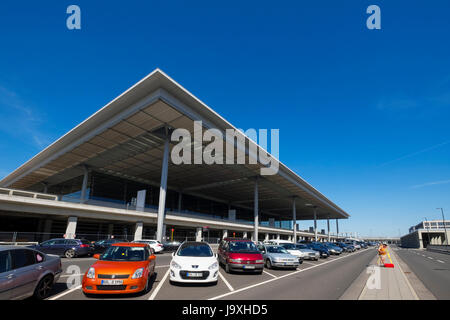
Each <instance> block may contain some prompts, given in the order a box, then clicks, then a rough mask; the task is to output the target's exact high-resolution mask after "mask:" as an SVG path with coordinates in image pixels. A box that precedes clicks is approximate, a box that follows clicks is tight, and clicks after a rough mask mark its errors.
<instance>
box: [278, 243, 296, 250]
mask: <svg viewBox="0 0 450 320" xmlns="http://www.w3.org/2000/svg"><path fill="white" fill-rule="evenodd" d="M281 246H283V248H285V249H286V250H297V247H296V245H295V244H293V243H283V244H282V245H281Z"/></svg>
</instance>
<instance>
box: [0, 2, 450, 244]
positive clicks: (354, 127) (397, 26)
mask: <svg viewBox="0 0 450 320" xmlns="http://www.w3.org/2000/svg"><path fill="white" fill-rule="evenodd" d="M8 2H9V3H7V1H2V2H0V44H1V47H0V48H1V50H0V120H1V121H0V134H1V138H0V155H1V157H0V177H3V176H5V175H6V174H8V173H9V172H11V171H12V170H14V169H15V168H16V167H18V166H19V165H21V164H22V163H24V162H25V161H27V160H28V159H29V158H31V157H32V156H33V155H35V154H36V153H37V152H39V151H40V150H42V149H43V148H44V147H45V146H47V145H48V144H49V143H51V142H53V141H54V140H55V139H57V138H59V137H60V136H61V135H62V134H64V133H66V132H67V131H68V130H70V129H71V128H73V127H74V126H75V125H77V124H78V123H79V122H81V121H82V120H84V119H85V118H86V117H88V116H90V115H91V114H92V113H94V112H95V111H96V110H98V109H99V108H100V107H102V106H103V105H104V104H106V103H107V102H109V101H110V100H111V99H113V98H114V97H116V96H117V95H118V94H120V93H121V92H123V91H124V90H125V89H127V88H128V87H129V86H131V85H132V84H134V83H135V82H136V81H138V80H140V79H141V78H142V77H144V76H145V75H146V74H148V73H149V72H151V71H152V70H153V69H155V68H157V67H159V68H161V69H162V70H163V71H164V72H166V73H167V74H168V75H170V76H171V77H172V78H174V79H175V80H176V81H178V82H179V83H180V84H181V85H183V86H184V87H186V88H187V89H188V90H190V91H191V92H192V93H193V94H195V95H197V96H198V97H199V98H200V99H201V100H203V101H204V102H205V103H206V104H208V105H209V106H211V107H212V108H214V109H215V110H216V111H217V112H218V113H220V114H221V115H223V116H224V117H225V118H226V119H227V120H229V121H230V122H232V123H233V124H234V125H236V126H237V127H240V128H243V129H247V128H268V129H270V128H279V129H280V140H281V144H280V159H281V161H282V162H284V163H285V164H286V165H288V166H289V167H290V168H292V169H293V170H294V171H296V172H297V173H299V174H300V176H302V177H303V178H305V179H306V180H307V181H308V182H309V183H311V184H312V185H313V186H315V187H316V188H317V189H318V190H320V191H321V192H322V193H324V194H325V195H326V196H328V197H329V198H330V199H331V200H333V201H334V202H335V203H337V204H338V205H339V206H340V207H342V208H343V209H344V210H346V211H347V212H349V213H350V214H351V218H350V219H349V220H347V221H342V222H341V224H340V227H341V231H344V232H349V231H359V232H360V233H361V234H363V235H381V236H389V235H390V236H398V234H399V232H400V233H402V234H404V233H406V232H407V229H408V227H410V226H411V225H414V224H416V223H417V222H419V221H420V220H422V219H423V217H427V218H428V219H438V218H440V213H439V211H437V210H436V209H435V208H436V207H444V208H445V210H446V212H447V216H448V217H449V218H450V133H449V120H450V41H449V38H450V37H449V35H450V19H449V12H450V2H449V1H446V0H442V1H438V0H434V1H429V2H426V1H378V0H377V1H363V0H361V1H357V0H354V1H320V2H317V1H304V2H301V1H290V2H285V1H278V2H274V1H131V0H129V1H112V2H111V1H80V0H75V1H70V2H69V1H16V2H12V1H8ZM70 4H77V5H79V6H80V7H81V14H82V22H81V26H82V29H81V30H78V31H70V30H68V29H67V28H66V17H67V14H66V8H67V6H68V5H70ZM371 4H377V5H379V6H380V8H381V27H382V29H381V30H368V29H367V28H366V22H365V21H366V19H367V17H368V15H367V14H366V13H365V11H366V8H367V7H368V6H369V5H371ZM300 225H301V227H302V228H306V227H308V226H310V225H311V223H310V222H302V223H301V224H300ZM332 226H333V229H334V221H333V224H332ZM319 227H320V228H325V227H326V223H325V222H320V223H319Z"/></svg>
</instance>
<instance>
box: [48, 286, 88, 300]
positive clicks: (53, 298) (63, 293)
mask: <svg viewBox="0 0 450 320" xmlns="http://www.w3.org/2000/svg"><path fill="white" fill-rule="evenodd" d="M78 289H81V284H80V285H79V286H76V287H74V288H72V289H69V290H66V291H64V292H62V293H60V294H58V295H56V296H54V297H51V298H49V299H48V300H56V299H59V298H61V297H62V296H65V295H66V294H68V293H71V292H73V291H75V290H78Z"/></svg>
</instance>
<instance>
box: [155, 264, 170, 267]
mask: <svg viewBox="0 0 450 320" xmlns="http://www.w3.org/2000/svg"><path fill="white" fill-rule="evenodd" d="M165 267H170V264H166V265H165V266H156V267H155V268H165Z"/></svg>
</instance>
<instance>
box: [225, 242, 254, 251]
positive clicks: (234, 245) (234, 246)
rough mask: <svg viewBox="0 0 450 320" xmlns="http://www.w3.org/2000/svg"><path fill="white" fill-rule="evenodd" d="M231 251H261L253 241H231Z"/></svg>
mask: <svg viewBox="0 0 450 320" xmlns="http://www.w3.org/2000/svg"><path fill="white" fill-rule="evenodd" d="M229 247H230V252H242V253H256V252H259V250H258V248H257V247H256V245H255V244H254V243H253V242H251V241H230V243H229Z"/></svg>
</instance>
